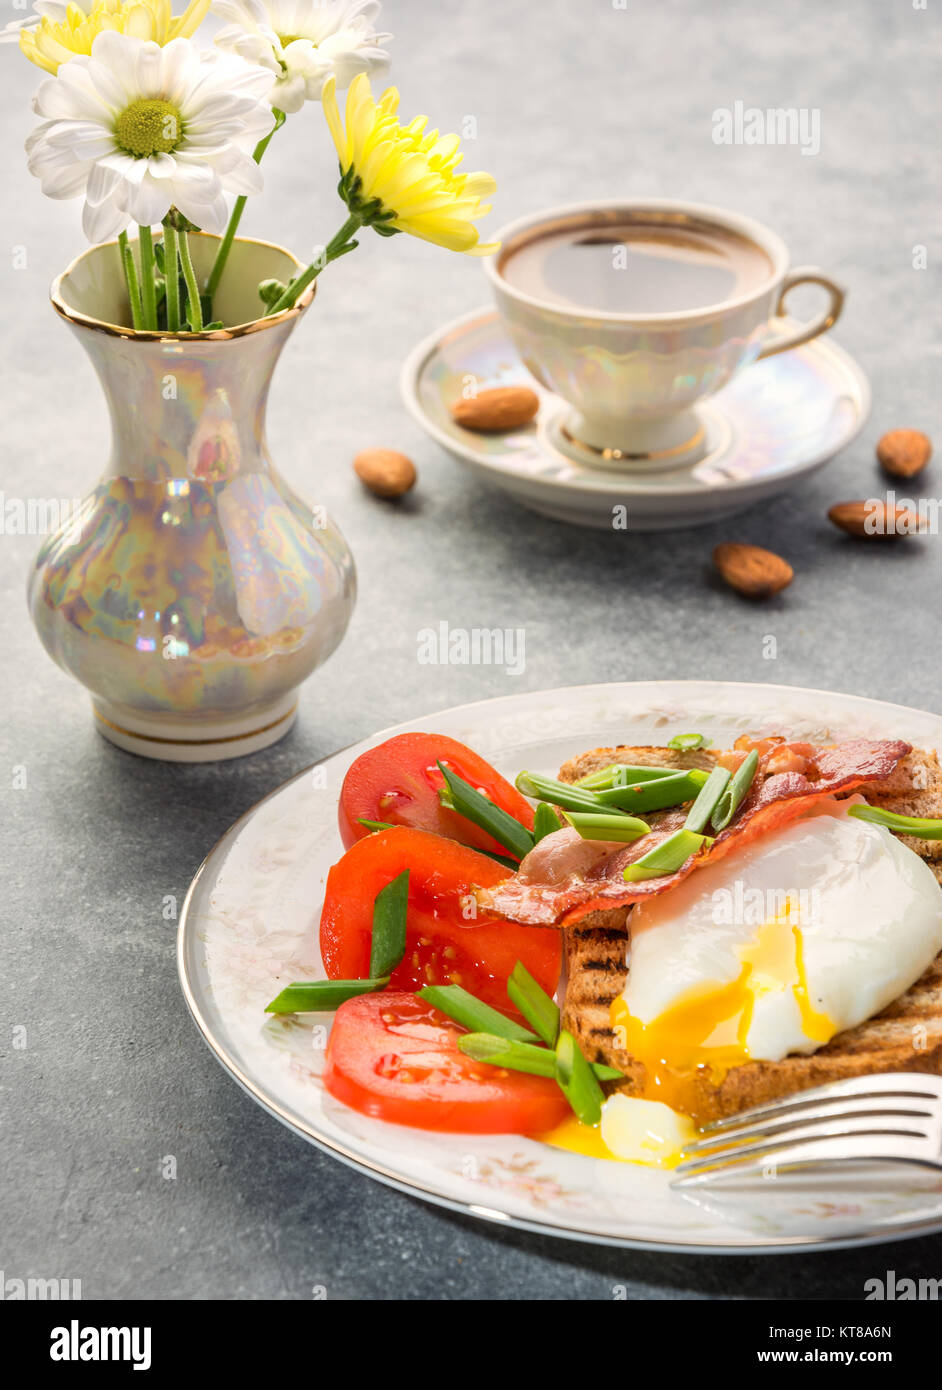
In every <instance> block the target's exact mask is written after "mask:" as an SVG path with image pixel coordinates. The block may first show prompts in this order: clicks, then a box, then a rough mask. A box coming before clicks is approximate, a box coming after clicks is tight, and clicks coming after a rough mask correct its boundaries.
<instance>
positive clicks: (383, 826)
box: [357, 816, 396, 834]
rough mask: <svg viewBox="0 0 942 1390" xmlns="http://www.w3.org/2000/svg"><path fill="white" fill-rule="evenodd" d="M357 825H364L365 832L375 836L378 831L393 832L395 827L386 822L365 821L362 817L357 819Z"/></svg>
mask: <svg viewBox="0 0 942 1390" xmlns="http://www.w3.org/2000/svg"><path fill="white" fill-rule="evenodd" d="M357 825H365V826H366V828H367V830H369V831H371V832H372V833H373V834H376V833H377V832H378V831H380V830H395V828H396V827H395V826H394V825H393V824H392V822H391V821H388V820H366V819H364V817H363V816H358V817H357Z"/></svg>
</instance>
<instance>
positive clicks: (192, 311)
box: [179, 232, 203, 333]
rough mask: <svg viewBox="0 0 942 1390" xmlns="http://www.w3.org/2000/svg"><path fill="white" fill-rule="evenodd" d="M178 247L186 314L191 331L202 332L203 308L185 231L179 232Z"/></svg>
mask: <svg viewBox="0 0 942 1390" xmlns="http://www.w3.org/2000/svg"><path fill="white" fill-rule="evenodd" d="M179 248H180V264H181V266H182V267H183V278H184V280H185V281H186V301H187V302H186V316H187V319H188V320H189V323H190V330H191V332H193V333H202V331H203V310H202V307H201V305H200V290H199V285H198V284H197V283H196V271H195V270H194V269H193V258H192V256H191V255H190V241H189V237H188V236H187V234H186V232H181V233H180V241H179Z"/></svg>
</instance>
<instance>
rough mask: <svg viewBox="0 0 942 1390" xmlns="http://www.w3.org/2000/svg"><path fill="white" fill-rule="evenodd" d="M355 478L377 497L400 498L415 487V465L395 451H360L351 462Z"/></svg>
mask: <svg viewBox="0 0 942 1390" xmlns="http://www.w3.org/2000/svg"><path fill="white" fill-rule="evenodd" d="M353 471H354V473H356V475H357V477H358V478H359V479H360V481H361V482H362V483H363V484H364V486H365V487H368V488H369V490H370V492H375V494H376V496H377V497H401V496H402V495H403V493H404V492H408V491H409V489H410V488H411V487H414V486H415V480H416V476H417V475H416V471H415V464H414V463H413V462H412V460H411V459H410V458H407V457H406V455H405V454H399V453H397V452H396V450H395V449H361V451H360V453H358V454H357V456H356V458H355V459H354V460H353Z"/></svg>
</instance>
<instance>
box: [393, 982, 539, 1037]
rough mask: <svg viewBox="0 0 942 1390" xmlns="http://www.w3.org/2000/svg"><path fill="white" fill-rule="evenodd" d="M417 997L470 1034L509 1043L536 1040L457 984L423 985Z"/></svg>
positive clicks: (533, 1034) (534, 1035)
mask: <svg viewBox="0 0 942 1390" xmlns="http://www.w3.org/2000/svg"><path fill="white" fill-rule="evenodd" d="M419 998H420V999H424V1000H425V1001H426V1003H427V1004H431V1005H433V1007H434V1008H436V1009H439V1010H441V1012H442V1013H443V1014H447V1015H448V1017H449V1018H453V1019H454V1020H455V1022H456V1023H460V1024H461V1026H462V1028H467V1029H468V1030H469V1032H471V1033H488V1034H490V1035H491V1036H492V1037H495V1038H505V1039H506V1040H507V1041H509V1042H534V1043H535V1042H536V1041H537V1035H536V1033H531V1032H530V1031H529V1029H527V1028H523V1027H521V1025H520V1024H519V1023H514V1021H513V1019H511V1018H507V1017H506V1015H505V1014H502V1013H501V1012H500V1010H499V1009H492V1008H491V1006H490V1004H485V1003H483V1002H482V1001H481V1000H480V999H475V997H474V995H473V994H469V993H468V991H467V990H466V989H462V988H461V986H460V985H426V986H425V988H424V989H420V990H419Z"/></svg>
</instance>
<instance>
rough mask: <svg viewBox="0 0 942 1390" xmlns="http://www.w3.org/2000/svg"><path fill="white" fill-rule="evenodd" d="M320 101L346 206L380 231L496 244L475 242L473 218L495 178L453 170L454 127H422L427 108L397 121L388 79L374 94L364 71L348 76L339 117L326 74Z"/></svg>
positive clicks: (440, 242) (450, 244)
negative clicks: (444, 131)
mask: <svg viewBox="0 0 942 1390" xmlns="http://www.w3.org/2000/svg"><path fill="white" fill-rule="evenodd" d="M321 101H322V103H323V107H324V115H325V116H326V117H327V124H328V126H329V127H330V133H331V135H332V136H333V140H334V144H335V145H336V147H337V154H338V155H339V157H340V169H341V173H342V175H343V177H342V178H341V180H340V195H341V197H342V198H343V199H344V201H345V202H346V204H347V206H348V207H349V209H350V211H351V212H352V213H355V214H356V215H357V216H359V217H360V218H361V220H362V221H363V222H364V223H367V224H368V225H370V226H372V227H374V228H375V229H376V231H378V232H382V233H384V234H385V235H387V236H388V235H389V234H390V233H392V232H408V233H409V234H410V235H411V236H417V237H421V238H422V239H423V240H424V241H432V242H434V243H435V244H436V245H437V246H444V247H447V249H448V250H449V251H465V252H467V253H468V254H470V255H472V256H489V255H491V254H492V253H493V252H494V251H496V250H497V249H498V247H499V245H500V243H499V242H496V241H492V242H487V243H482V242H481V241H480V240H479V233H478V229H477V227H475V226H474V223H475V221H476V220H477V219H478V218H479V217H483V216H484V215H485V213H488V212H490V210H491V209H490V206H489V205H488V204H484V203H482V202H481V199H482V198H486V197H488V196H489V195H490V194H491V193H493V192H494V191H495V190H496V188H497V184H496V183H495V181H494V179H493V178H492V177H491V175H490V174H483V173H476V174H463V173H460V172H459V171H458V165H459V164H460V163H461V160H462V158H463V155H462V154H461V148H460V147H461V141H460V140H459V138H458V136H457V135H439V133H438V131H437V130H429V131H426V129H425V126H426V123H427V120H428V118H427V117H426V116H416V118H415V120H413V121H410V122H409V124H408V125H407V126H401V125H400V124H399V122H398V121H397V119H396V111H397V110H398V108H399V93H398V92H397V91H396V88H395V87H388V88H387V89H386V91H385V92H384V93H383V95H382V96H381V97H380V99H379V101H378V102H376V101H374V100H373V93H372V90H371V88H370V80H369V78H368V77H367V76H366V74H365V73H361V74H360V76H359V77H355V78H354V79H353V81H352V82H351V83H350V87H349V90H348V92H347V109H346V119H345V121H341V119H340V111H339V109H338V106H337V91H336V82H335V81H334V78H333V77H330V78H328V80H327V82H325V84H324V90H323V93H322V95H321Z"/></svg>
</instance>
